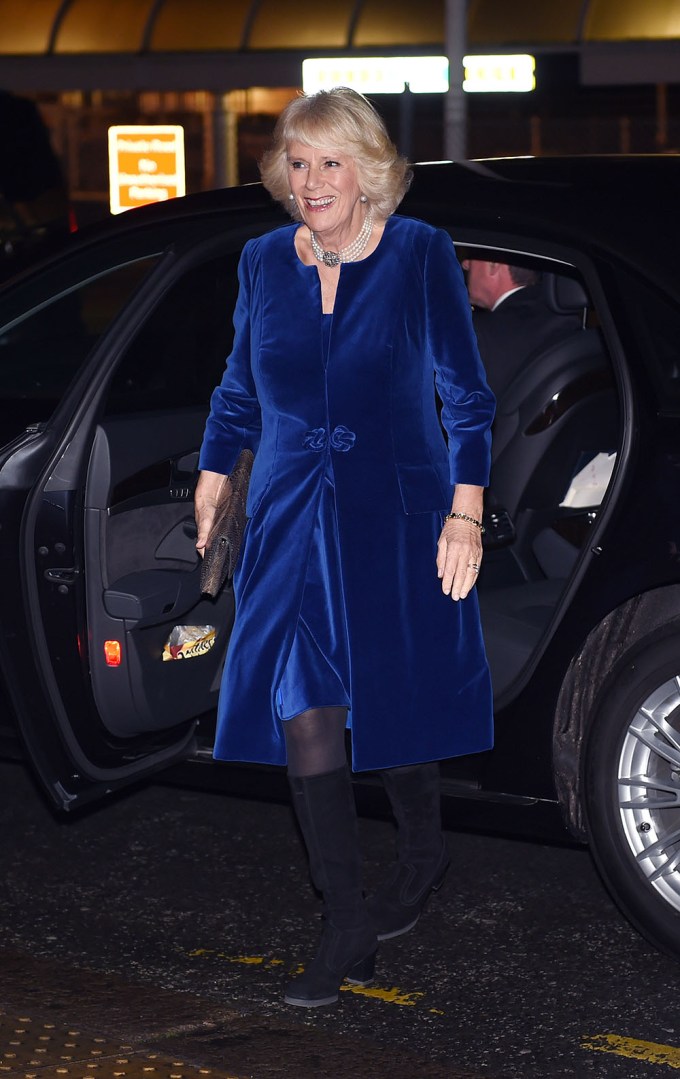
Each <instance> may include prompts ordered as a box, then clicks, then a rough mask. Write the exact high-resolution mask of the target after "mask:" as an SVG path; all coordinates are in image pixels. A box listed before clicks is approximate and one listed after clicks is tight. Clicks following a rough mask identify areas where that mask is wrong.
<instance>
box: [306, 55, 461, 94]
mask: <svg viewBox="0 0 680 1079" xmlns="http://www.w3.org/2000/svg"><path fill="white" fill-rule="evenodd" d="M407 85H408V88H409V90H411V92H412V93H414V94H445V93H446V91H447V90H448V88H449V61H448V59H447V58H446V56H352V57H343V56H334V57H332V58H329V59H325V58H315V59H313V60H303V62H302V88H303V90H304V92H305V93H306V94H315V93H316V92H317V90H330V89H331V88H332V87H333V86H349V87H351V88H352V90H358V91H359V92H360V93H362V94H402V93H403V92H404V90H405V88H406V86H407Z"/></svg>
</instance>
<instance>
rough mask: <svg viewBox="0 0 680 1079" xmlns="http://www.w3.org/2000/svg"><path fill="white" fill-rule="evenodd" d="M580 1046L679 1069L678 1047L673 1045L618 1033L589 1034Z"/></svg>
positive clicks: (679, 1050)
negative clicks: (640, 1039) (625, 1036)
mask: <svg viewBox="0 0 680 1079" xmlns="http://www.w3.org/2000/svg"><path fill="white" fill-rule="evenodd" d="M581 1048H582V1049H592V1050H594V1052H596V1053H614V1054H616V1056H620V1057H628V1058H629V1059H630V1060H642V1061H644V1063H645V1064H665V1065H666V1067H667V1068H675V1069H677V1070H678V1071H680V1049H677V1048H675V1046H673V1045H659V1044H658V1043H657V1042H643V1041H639V1040H638V1039H637V1038H621V1037H619V1035H618V1034H591V1035H588V1036H587V1037H585V1038H584V1039H583V1041H582V1042H581Z"/></svg>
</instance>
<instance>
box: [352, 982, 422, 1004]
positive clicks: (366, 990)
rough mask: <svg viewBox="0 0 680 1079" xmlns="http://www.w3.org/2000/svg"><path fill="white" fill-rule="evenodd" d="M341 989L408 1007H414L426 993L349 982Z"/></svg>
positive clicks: (386, 1002)
mask: <svg viewBox="0 0 680 1079" xmlns="http://www.w3.org/2000/svg"><path fill="white" fill-rule="evenodd" d="M340 989H341V990H342V992H343V993H356V995H357V996H360V997H371V998H372V999H373V1000H382V1002H383V1003H384V1004H400V1005H402V1006H403V1007H407V1008H412V1007H413V1006H414V1005H415V1004H417V1003H418V1001H419V999H420V997H424V996H425V994H424V993H404V992H402V990H401V989H397V988H396V986H395V987H394V988H393V989H380V988H379V987H378V986H370V985H351V984H349V983H348V984H345V985H341V986H340Z"/></svg>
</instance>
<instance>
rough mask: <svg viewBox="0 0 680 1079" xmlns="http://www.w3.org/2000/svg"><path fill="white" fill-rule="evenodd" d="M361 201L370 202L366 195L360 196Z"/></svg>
mask: <svg viewBox="0 0 680 1079" xmlns="http://www.w3.org/2000/svg"><path fill="white" fill-rule="evenodd" d="M359 202H368V199H367V197H366V195H360V196H359Z"/></svg>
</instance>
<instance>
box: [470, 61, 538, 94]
mask: <svg viewBox="0 0 680 1079" xmlns="http://www.w3.org/2000/svg"><path fill="white" fill-rule="evenodd" d="M463 66H464V68H465V78H464V79H463V89H464V90H465V91H466V92H467V93H468V94H480V93H485V94H489V93H492V94H503V93H515V94H518V93H519V94H522V93H527V92H528V91H529V90H535V89H536V61H535V59H534V57H533V56H529V55H528V54H527V53H517V54H516V55H507V56H502V55H498V56H464V57H463Z"/></svg>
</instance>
